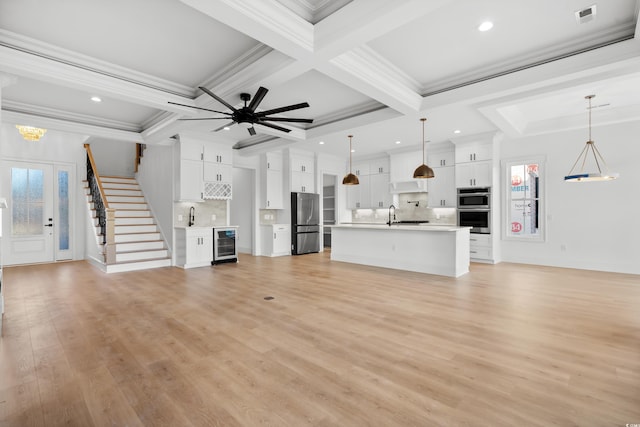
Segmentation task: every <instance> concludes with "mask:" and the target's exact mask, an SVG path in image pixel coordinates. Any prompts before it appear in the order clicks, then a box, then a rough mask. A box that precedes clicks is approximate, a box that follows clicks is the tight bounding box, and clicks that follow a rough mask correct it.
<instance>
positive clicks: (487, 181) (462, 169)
mask: <svg viewBox="0 0 640 427" xmlns="http://www.w3.org/2000/svg"><path fill="white" fill-rule="evenodd" d="M455 176H456V178H455V179H456V187H457V188H474V187H491V178H492V162H491V161H490V160H488V161H483V162H471V163H461V164H456V170H455Z"/></svg>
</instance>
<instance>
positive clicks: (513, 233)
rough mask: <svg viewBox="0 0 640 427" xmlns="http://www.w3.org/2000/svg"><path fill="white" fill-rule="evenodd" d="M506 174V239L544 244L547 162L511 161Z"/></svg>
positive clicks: (538, 160)
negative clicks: (545, 166) (545, 163)
mask: <svg viewBox="0 0 640 427" xmlns="http://www.w3.org/2000/svg"><path fill="white" fill-rule="evenodd" d="M503 166H504V172H505V178H506V182H505V184H506V185H505V188H506V197H505V201H506V203H505V207H506V215H505V218H506V221H505V225H506V228H505V238H506V239H511V240H525V241H526V240H529V241H543V240H544V218H545V215H544V200H543V185H544V178H543V172H544V159H542V158H531V159H525V160H516V161H508V162H505V163H504V164H503Z"/></svg>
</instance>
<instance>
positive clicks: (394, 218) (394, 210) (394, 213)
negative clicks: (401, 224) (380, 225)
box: [387, 205, 396, 227]
mask: <svg viewBox="0 0 640 427" xmlns="http://www.w3.org/2000/svg"><path fill="white" fill-rule="evenodd" d="M391 208H393V220H394V221H395V220H396V207H395V206H393V205H391V206H389V222H387V224H389V227H391Z"/></svg>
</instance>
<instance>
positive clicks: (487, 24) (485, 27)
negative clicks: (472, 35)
mask: <svg viewBox="0 0 640 427" xmlns="http://www.w3.org/2000/svg"><path fill="white" fill-rule="evenodd" d="M492 28H493V22H491V21H484V22H483V23H482V24H480V26H479V27H478V31H489V30H490V29H492Z"/></svg>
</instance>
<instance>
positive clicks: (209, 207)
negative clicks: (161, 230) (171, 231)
mask: <svg viewBox="0 0 640 427" xmlns="http://www.w3.org/2000/svg"><path fill="white" fill-rule="evenodd" d="M192 206H193V207H194V208H195V224H194V226H196V227H211V226H214V225H228V224H227V201H226V200H207V201H204V202H199V203H194V202H175V203H174V204H173V211H174V215H175V216H174V218H173V226H174V227H186V226H188V225H189V210H190V208H191V207H192ZM179 215H182V220H179V219H178V217H179ZM213 216H215V219H213ZM232 225H233V224H232Z"/></svg>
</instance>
